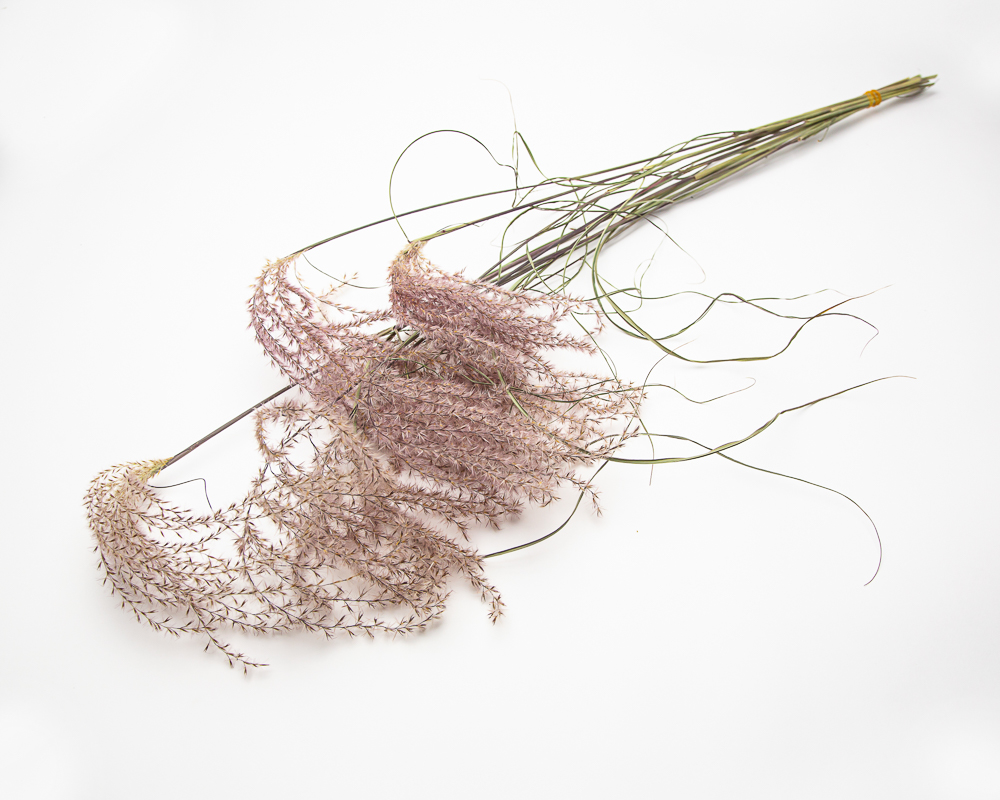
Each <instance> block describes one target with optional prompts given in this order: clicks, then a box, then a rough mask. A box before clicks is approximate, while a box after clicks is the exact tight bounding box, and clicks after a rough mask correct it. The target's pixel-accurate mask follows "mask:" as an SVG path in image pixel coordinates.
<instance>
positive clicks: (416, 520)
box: [85, 76, 932, 668]
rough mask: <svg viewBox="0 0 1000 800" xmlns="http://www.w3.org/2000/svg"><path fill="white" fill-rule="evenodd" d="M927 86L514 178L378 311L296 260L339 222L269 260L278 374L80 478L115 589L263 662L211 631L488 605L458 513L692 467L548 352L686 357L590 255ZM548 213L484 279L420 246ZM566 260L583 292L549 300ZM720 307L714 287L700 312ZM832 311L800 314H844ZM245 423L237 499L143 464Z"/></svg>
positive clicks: (266, 289)
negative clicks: (603, 338) (608, 345)
mask: <svg viewBox="0 0 1000 800" xmlns="http://www.w3.org/2000/svg"><path fill="white" fill-rule="evenodd" d="M931 80H932V79H931V78H923V77H920V76H918V77H915V78H910V79H907V80H905V81H900V82H897V83H895V84H891V85H890V86H886V87H883V88H882V89H879V90H877V91H875V90H872V91H870V92H868V93H866V94H864V95H861V96H860V97H857V98H854V99H852V100H849V101H846V102H844V103H839V104H835V105H833V106H827V107H825V108H822V109H818V110H817V111H813V112H809V113H807V114H803V115H799V116H797V117H792V118H789V119H786V120H781V121H779V122H777V123H773V124H771V125H766V126H762V127H760V128H754V129H752V130H748V131H736V132H731V133H725V134H713V135H711V136H705V137H698V138H696V139H692V140H690V141H688V142H685V143H683V144H680V145H677V146H676V147H673V148H670V149H669V150H667V151H666V152H664V153H661V154H658V155H657V156H655V157H653V158H650V159H645V160H642V161H637V162H632V163H630V164H626V165H623V166H620V167H617V168H614V169H610V170H603V171H600V172H596V173H590V174H587V175H583V176H578V177H576V178H571V179H550V180H545V181H543V182H541V183H539V184H536V185H534V186H530V187H517V189H516V193H515V195H514V196H515V198H519V199H517V200H515V202H514V204H513V205H512V207H510V208H507V209H504V210H503V211H500V212H497V213H496V214H493V215H489V216H488V217H483V218H480V219H477V220H472V221H470V222H466V223H462V224H460V225H456V226H452V227H449V228H446V229H444V230H440V231H437V232H435V233H432V234H430V235H428V236H424V237H421V238H419V239H415V240H413V241H411V242H410V243H409V244H407V246H406V247H405V248H404V249H403V250H402V252H400V253H399V255H398V256H396V258H395V259H394V260H393V261H392V264H391V265H390V268H389V282H390V296H389V303H390V307H389V308H387V309H383V310H380V311H370V310H361V309H355V308H351V307H348V306H345V305H342V304H339V303H338V302H336V299H335V297H334V293H332V292H331V293H328V294H323V295H317V294H314V293H312V292H311V291H310V290H309V289H308V288H307V287H306V285H305V284H304V283H303V282H302V281H301V280H300V279H299V277H298V274H297V272H296V267H297V266H298V263H299V259H300V258H301V257H304V254H305V253H306V252H308V251H309V250H312V249H314V248H317V247H319V246H321V245H323V244H325V243H326V242H329V241H332V240H333V239H335V238H339V236H344V235H347V234H348V233H352V232H353V231H348V232H346V233H345V234H338V236H334V237H331V238H330V239H325V240H323V241H321V242H317V243H316V244H313V245H310V246H309V247H307V248H303V249H302V250H300V251H298V252H296V253H294V254H292V255H290V256H288V257H286V258H284V259H280V260H278V261H276V262H273V263H269V264H268V265H267V266H266V268H265V269H264V271H263V272H262V273H261V275H260V276H259V277H258V279H257V280H256V282H255V284H254V287H253V288H254V291H253V295H252V297H251V298H250V301H249V310H250V316H251V327H252V329H253V331H254V334H255V336H256V338H257V341H258V342H259V343H260V344H261V346H262V347H263V349H264V351H265V353H267V355H268V356H269V358H270V359H271V361H272V362H273V363H274V364H275V366H276V367H277V368H278V369H279V370H280V371H281V372H282V373H283V374H284V375H285V377H286V378H287V379H288V380H289V381H290V383H289V385H288V386H287V387H285V388H284V389H282V390H280V391H278V392H276V393H275V394H273V395H271V396H270V397H268V398H266V399H265V400H263V401H261V403H258V404H257V405H256V406H254V407H253V408H251V409H248V410H247V411H246V412H244V413H243V414H240V415H239V416H237V417H236V418H234V419H233V420H230V421H229V422H228V423H226V424H225V425H223V426H221V427H220V428H218V429H216V430H215V431H213V432H212V433H211V434H209V435H208V436H206V437H204V438H203V439H201V440H199V441H198V442H196V443H194V444H193V445H191V446H190V447H188V448H186V449H185V450H183V451H181V452H180V453H178V454H177V455H175V456H174V457H173V458H170V459H163V460H159V461H144V462H133V463H128V464H122V465H119V466H115V467H112V468H110V469H107V470H105V471H103V472H102V473H100V474H99V475H98V476H97V477H96V478H95V479H94V481H93V482H92V484H91V486H90V489H89V491H88V492H87V495H86V498H85V504H86V508H87V513H88V519H89V523H90V528H91V530H92V531H93V533H94V536H95V537H96V540H97V552H98V553H99V556H100V565H101V568H102V570H103V571H104V573H105V575H106V578H107V580H108V582H109V583H110V585H111V588H112V591H113V592H114V593H115V594H116V595H117V596H118V597H119V598H120V599H121V602H122V605H123V606H125V607H127V608H129V609H130V610H131V611H132V612H133V613H134V614H135V616H136V617H137V618H138V619H139V620H140V621H143V622H145V623H147V624H149V625H150V626H152V627H153V628H154V629H156V630H160V631H166V632H168V633H171V634H175V635H179V634H182V633H190V634H197V635H200V636H204V637H206V639H207V645H206V647H209V648H210V647H212V646H214V647H215V648H217V649H218V650H219V651H221V652H222V653H223V654H224V655H225V656H226V658H227V659H228V660H229V662H230V664H233V665H236V664H241V665H243V666H244V668H246V667H250V666H259V664H258V663H256V662H254V661H252V660H250V659H249V658H247V657H246V656H244V655H243V654H242V653H240V652H237V651H236V650H234V649H233V648H231V647H230V645H229V644H228V643H227V642H226V641H225V638H224V631H226V630H236V631H242V632H250V633H273V632H281V631H287V630H295V629H304V630H310V631H317V632H321V633H324V634H326V635H328V636H330V635H334V634H336V633H337V632H340V631H343V632H346V633H348V634H356V633H366V634H374V633H375V632H376V631H386V632H392V633H408V632H412V631H416V630H420V629H422V628H424V627H425V626H426V625H427V624H428V623H429V622H430V621H431V620H433V619H435V618H436V617H438V616H439V615H440V614H441V613H442V611H443V610H444V606H445V600H446V597H447V595H448V584H449V581H450V580H451V578H452V577H453V576H455V575H460V576H462V577H464V579H465V580H467V581H469V582H470V583H471V585H472V586H474V587H475V588H476V589H477V590H478V591H479V592H480V593H481V595H482V598H483V600H484V601H485V602H486V603H488V604H489V608H490V617H491V618H492V619H493V620H496V619H497V618H498V617H499V615H500V614H501V610H502V603H501V601H500V597H499V595H498V593H497V591H496V590H495V589H494V588H493V586H491V585H490V583H489V582H488V581H487V580H486V577H485V575H484V570H483V557H482V556H481V555H480V554H478V553H477V552H475V550H473V549H472V548H471V547H469V546H467V545H465V544H461V543H460V540H461V537H462V534H464V532H465V531H466V530H467V529H468V527H469V526H471V525H481V524H484V523H485V524H488V525H491V526H498V525H500V524H501V523H502V522H503V520H505V519H507V518H510V517H511V516H513V515H516V514H518V513H520V512H521V511H522V510H523V509H524V508H525V507H526V506H528V505H538V504H546V503H549V502H550V501H552V500H553V499H554V498H555V497H556V496H557V495H558V493H559V492H560V490H562V489H565V488H571V489H573V490H576V491H579V492H580V493H581V496H582V495H584V494H587V493H590V480H591V478H588V477H587V476H586V473H585V472H584V471H583V469H584V468H586V467H591V468H593V467H594V466H595V465H603V464H604V463H607V462H608V461H624V462H632V463H645V464H649V463H665V462H670V461H678V460H684V459H678V458H664V459H628V458H624V457H622V456H621V455H620V453H619V449H620V448H621V447H622V445H623V443H624V442H626V441H627V440H628V439H629V438H631V437H633V436H635V435H636V434H637V433H638V432H639V430H640V423H639V417H638V413H639V406H640V403H641V401H642V398H643V392H644V388H643V387H636V386H631V385H627V384H624V383H622V382H621V381H619V380H618V379H617V378H615V377H613V376H609V375H602V374H584V373H575V372H569V371H565V370H563V369H560V368H559V367H558V366H556V364H555V363H554V362H553V361H550V360H549V359H554V358H557V357H558V353H559V352H560V351H566V350H574V351H579V352H583V353H594V352H595V347H594V345H593V343H592V341H591V340H590V339H589V338H588V337H587V336H586V335H582V336H581V335H575V336H574V335H569V334H568V333H566V332H565V330H564V327H565V323H567V322H571V321H576V322H579V321H580V320H581V319H584V318H587V319H595V320H597V325H600V323H601V321H602V320H605V321H609V322H610V323H611V324H612V325H614V326H615V327H617V328H619V329H620V330H622V331H624V332H625V333H626V334H628V335H630V336H633V337H637V338H642V339H645V340H648V341H650V342H652V343H653V344H654V345H656V346H657V347H658V348H660V349H661V350H662V351H664V352H666V353H668V354H670V355H672V356H676V357H678V358H683V357H682V356H680V355H679V354H677V353H676V351H675V350H674V349H671V348H670V347H669V346H668V345H667V342H668V341H669V339H670V337H671V336H673V335H676V333H674V334H670V335H667V336H655V335H653V334H652V333H650V332H648V331H646V330H644V329H643V328H642V327H641V326H640V325H639V324H638V323H637V322H636V321H634V320H633V319H632V318H631V317H630V316H629V314H628V313H627V312H626V311H625V310H624V309H623V308H622V307H621V305H620V304H619V301H618V300H616V295H617V294H618V293H619V292H620V289H616V288H612V287H609V286H608V285H607V283H606V282H605V281H604V280H603V279H602V277H601V274H600V272H599V270H598V266H597V265H598V259H599V256H600V254H601V251H602V249H603V247H604V246H605V245H606V244H607V243H608V242H609V241H610V240H612V239H613V238H615V237H616V236H619V235H621V234H622V233H623V232H625V231H626V230H628V229H629V228H630V227H631V226H633V225H634V224H635V223H636V222H638V221H640V220H643V219H648V218H649V216H650V215H651V214H653V213H655V212H658V211H662V210H663V209H664V208H665V207H667V206H668V205H671V204H673V203H676V202H680V201H681V200H684V199H687V198H690V197H693V196H695V195H696V194H698V193H700V192H702V191H704V190H705V189H707V188H709V187H711V186H713V185H715V184H716V183H718V182H720V181H722V180H724V179H725V178H726V177H729V176H731V175H734V174H736V173H737V172H739V171H741V170H743V169H745V168H746V167H747V166H750V165H751V164H754V163H756V162H757V161H759V160H761V159H763V158H766V157H767V156H768V155H771V154H773V153H775V152H778V151H779V150H781V149H783V148H785V147H788V146H790V145H792V144H794V143H795V142H799V141H802V140H803V139H806V138H808V137H811V136H814V135H816V134H819V133H821V132H822V131H825V130H826V129H827V128H828V127H829V126H830V125H833V124H835V123H836V122H838V121H840V120H842V119H844V118H846V117H848V116H850V115H852V114H854V113H857V112H858V111H861V110H863V109H865V108H869V107H872V106H874V105H877V104H878V103H880V102H881V101H882V100H883V99H888V98H891V97H897V96H902V95H909V94H913V93H915V92H918V91H920V90H922V89H923V88H925V87H926V86H928V85H929V84H930V83H931ZM482 196H483V195H480V196H479V197H482ZM466 199H469V198H462V200H466ZM453 202H460V201H453ZM442 205H447V204H442ZM540 211H541V212H548V221H547V223H546V224H545V225H544V226H542V227H540V228H539V229H537V230H535V231H534V232H532V233H531V234H530V235H528V236H526V237H523V238H521V239H520V240H519V241H518V242H517V244H516V246H514V247H512V248H510V249H509V250H504V251H502V253H501V258H500V259H499V260H498V261H497V263H495V264H494V265H493V266H492V267H491V268H490V269H489V270H487V271H486V272H485V273H484V274H483V275H482V276H481V277H480V278H479V279H478V280H469V279H466V278H464V277H462V276H460V275H455V274H451V273H448V272H446V271H444V270H441V269H438V268H437V267H435V266H434V265H432V264H431V263H430V262H429V261H428V259H427V258H426V257H425V256H424V254H423V244H424V243H425V242H426V241H429V240H431V239H434V238H436V237H438V236H442V235H446V234H448V233H451V232H454V231H456V230H460V229H462V228H464V227H467V226H469V225H474V224H479V223H481V222H483V221H485V220H487V219H490V218H493V217H501V216H505V215H507V216H508V218H510V219H513V220H515V221H517V220H521V219H522V218H523V217H524V215H526V214H528V213H529V212H530V213H535V212H540ZM412 213H416V212H407V213H406V214H394V215H393V216H392V217H389V218H387V219H386V220H381V221H380V222H386V221H389V220H395V221H396V222H399V221H400V220H402V219H403V218H405V217H407V216H409V215H410V214H412ZM372 224H378V223H372ZM581 274H585V275H586V279H587V281H588V284H589V286H590V287H591V290H592V294H593V297H592V299H591V301H590V302H589V303H587V302H583V301H580V300H575V299H572V298H571V297H569V296H567V295H566V294H565V292H566V291H567V287H568V286H569V284H570V283H571V281H573V280H574V279H575V278H576V277H577V276H579V275H581ZM505 287H508V288H505ZM635 291H636V290H633V294H634V293H635ZM734 299H735V300H737V301H740V300H741V299H740V298H733V297H732V296H729V297H718V298H711V299H710V300H709V304H708V307H707V308H706V310H705V312H703V313H707V311H708V309H709V308H711V307H712V305H714V304H715V303H717V302H728V301H733V300H734ZM747 302H748V301H747ZM834 308H836V306H835V307H833V308H830V309H827V310H826V311H824V312H821V313H820V314H817V315H813V316H810V317H806V318H802V322H801V325H805V324H808V323H809V322H810V321H811V320H813V319H815V318H817V317H819V316H824V315H829V314H832V313H840V312H835V311H834ZM687 327H690V325H686V326H684V328H682V329H681V330H684V329H686V328H687ZM792 338H793V339H794V336H793V337H792ZM789 343H790V342H789ZM550 354H551V355H550ZM772 355H773V354H772ZM772 355H758V356H747V357H744V360H752V359H762V358H770V357H772ZM293 388H294V389H295V390H296V391H295V392H293V393H291V394H290V395H289V396H288V397H286V398H283V399H280V400H279V399H278V398H279V397H280V396H281V395H283V394H284V393H286V392H288V391H289V390H291V389H293ZM815 402H818V401H815ZM782 413H784V412H782ZM250 414H253V415H254V423H255V428H254V429H255V435H256V441H257V447H258V449H259V452H260V454H261V458H262V463H261V466H260V470H259V472H258V474H257V477H256V478H255V480H254V481H253V482H252V485H251V486H250V488H249V491H248V492H247V494H246V496H245V498H244V499H243V500H242V501H240V502H238V503H235V504H233V505H231V506H229V507H228V508H226V509H222V510H219V511H215V512H213V513H210V514H202V515H198V514H194V513H192V512H190V511H187V510H184V509H180V508H176V507H174V506H172V505H170V504H169V503H167V502H166V501H164V500H163V499H162V498H161V497H160V496H159V495H158V494H157V491H156V489H154V488H153V487H152V486H151V485H150V483H149V481H150V479H151V478H152V477H153V476H154V475H157V474H158V473H160V472H161V471H162V470H163V469H165V468H166V467H168V466H169V465H170V464H173V463H175V462H176V461H178V460H179V459H180V458H183V457H184V456H185V455H187V454H188V453H190V452H191V451H192V450H193V449H194V448H196V447H198V446H200V445H201V444H202V443H204V442H205V441H207V440H208V439H210V438H212V437H213V436H215V435H216V434H218V433H219V432H221V431H222V430H224V429H225V428H227V427H229V426H230V425H232V424H233V423H235V422H236V421H238V420H239V419H242V418H243V417H245V416H248V415H250ZM777 416H778V415H776V416H775V418H774V419H777ZM774 419H772V420H771V422H773V421H774ZM771 422H768V423H767V424H765V425H763V426H761V427H760V428H758V429H757V430H756V431H754V432H753V433H751V434H750V435H749V436H747V437H746V438H744V439H741V440H739V441H738V442H730V443H728V444H726V445H723V446H721V447H717V448H710V449H708V450H707V451H706V453H722V451H724V450H727V449H730V448H731V447H734V446H736V445H738V444H739V443H741V442H742V441H746V439H749V438H752V437H753V436H755V435H757V434H758V433H760V432H761V431H762V430H764V429H765V428H766V427H768V425H770V424H771ZM676 438H680V437H676Z"/></svg>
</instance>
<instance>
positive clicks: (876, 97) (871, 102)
mask: <svg viewBox="0 0 1000 800" xmlns="http://www.w3.org/2000/svg"><path fill="white" fill-rule="evenodd" d="M865 94H866V95H868V108H872V107H873V106H877V105H878V104H879V103H881V102H882V93H881V92H880V91H879V90H878V89H869V90H868V91H867V92H865Z"/></svg>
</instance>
